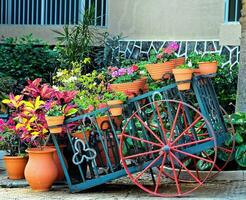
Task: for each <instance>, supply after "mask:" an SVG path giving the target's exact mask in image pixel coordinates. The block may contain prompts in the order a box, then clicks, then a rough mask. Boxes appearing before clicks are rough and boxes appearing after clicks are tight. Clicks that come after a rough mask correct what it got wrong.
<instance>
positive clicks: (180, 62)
mask: <svg viewBox="0 0 246 200" xmlns="http://www.w3.org/2000/svg"><path fill="white" fill-rule="evenodd" d="M172 61H173V62H174V67H175V68H176V67H178V66H180V65H183V64H185V57H179V58H175V59H172Z"/></svg>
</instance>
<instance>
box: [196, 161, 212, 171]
mask: <svg viewBox="0 0 246 200" xmlns="http://www.w3.org/2000/svg"><path fill="white" fill-rule="evenodd" d="M196 166H197V168H198V169H199V170H201V171H205V170H210V169H211V167H212V164H211V163H208V162H205V161H203V160H199V161H198V162H197V163H196Z"/></svg>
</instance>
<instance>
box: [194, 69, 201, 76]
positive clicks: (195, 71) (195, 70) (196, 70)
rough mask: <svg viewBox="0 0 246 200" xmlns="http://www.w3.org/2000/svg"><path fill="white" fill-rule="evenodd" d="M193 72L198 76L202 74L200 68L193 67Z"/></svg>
mask: <svg viewBox="0 0 246 200" xmlns="http://www.w3.org/2000/svg"><path fill="white" fill-rule="evenodd" d="M193 73H194V74H195V75H196V76H197V75H201V73H200V69H193Z"/></svg>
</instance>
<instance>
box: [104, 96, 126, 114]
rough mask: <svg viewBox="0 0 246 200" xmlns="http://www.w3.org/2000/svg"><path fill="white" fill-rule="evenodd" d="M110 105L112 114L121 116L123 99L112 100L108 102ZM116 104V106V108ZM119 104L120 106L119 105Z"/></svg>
mask: <svg viewBox="0 0 246 200" xmlns="http://www.w3.org/2000/svg"><path fill="white" fill-rule="evenodd" d="M107 104H108V106H109V107H110V109H109V112H110V113H111V115H112V116H120V115H122V107H121V105H122V104H123V101H121V100H111V101H108V102H107ZM114 106H115V108H114ZM117 106H119V107H117Z"/></svg>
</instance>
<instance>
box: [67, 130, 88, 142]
mask: <svg viewBox="0 0 246 200" xmlns="http://www.w3.org/2000/svg"><path fill="white" fill-rule="evenodd" d="M90 134H91V131H85V137H86V140H87V141H89V137H90ZM72 136H73V137H76V138H79V139H81V140H83V141H86V140H85V137H84V134H83V133H82V132H80V131H78V132H75V133H72Z"/></svg>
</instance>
